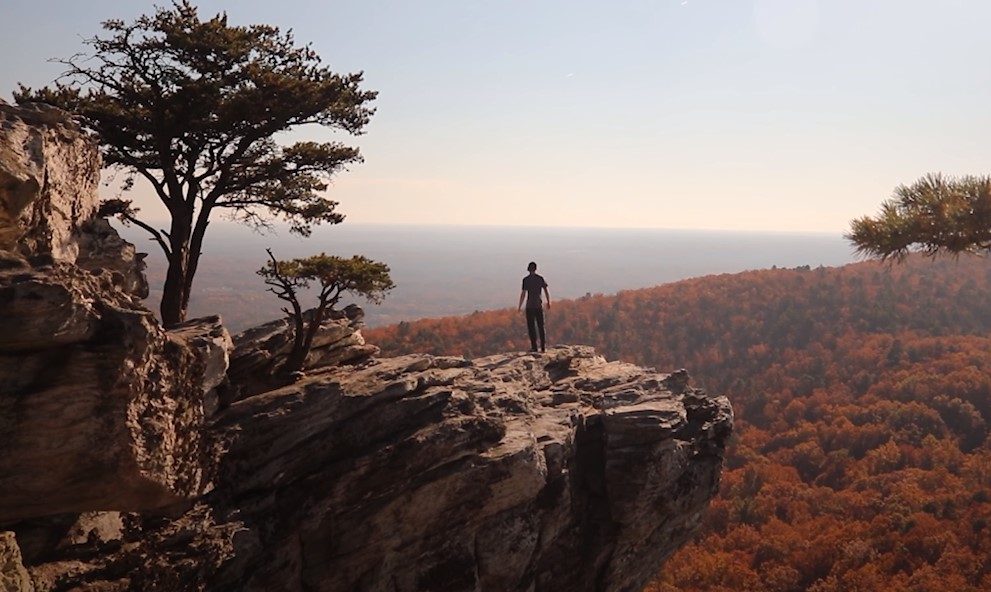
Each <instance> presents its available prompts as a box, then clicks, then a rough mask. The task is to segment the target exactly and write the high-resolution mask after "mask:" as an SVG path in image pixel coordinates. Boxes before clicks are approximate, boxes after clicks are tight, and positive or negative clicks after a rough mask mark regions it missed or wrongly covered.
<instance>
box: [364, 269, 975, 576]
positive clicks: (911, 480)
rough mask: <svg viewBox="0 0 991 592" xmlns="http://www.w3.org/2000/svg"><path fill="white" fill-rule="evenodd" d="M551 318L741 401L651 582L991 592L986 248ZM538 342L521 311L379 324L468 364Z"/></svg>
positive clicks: (693, 286)
mask: <svg viewBox="0 0 991 592" xmlns="http://www.w3.org/2000/svg"><path fill="white" fill-rule="evenodd" d="M548 275H549V276H550V275H551V274H549V273H548ZM548 279H549V280H551V279H552V277H549V278H548ZM552 291H553V284H552ZM552 293H553V292H552ZM547 326H548V339H549V342H550V343H588V344H591V345H594V346H595V347H596V348H597V349H598V350H599V352H600V353H602V354H603V355H605V356H606V357H607V358H610V359H614V358H620V359H624V360H627V361H631V362H636V363H639V364H643V365H647V366H654V367H656V368H658V369H660V370H667V369H676V368H682V367H683V368H686V369H688V371H689V372H690V374H691V375H692V376H693V378H694V380H695V383H696V385H697V386H701V387H704V388H706V389H707V390H709V391H710V392H714V393H725V394H726V395H728V396H729V397H730V399H731V401H732V402H733V405H734V409H735V411H736V414H737V424H736V426H737V427H736V434H737V435H736V442H735V445H734V446H733V447H732V449H731V451H730V456H729V461H728V465H727V467H726V470H725V472H724V476H723V483H722V489H721V493H720V496H719V497H718V498H717V499H716V500H714V502H713V503H712V506H711V507H710V509H709V512H708V514H707V518H706V520H705V523H704V524H703V527H702V529H701V530H700V532H699V534H698V537H697V538H696V541H695V542H694V543H692V544H690V545H689V546H687V547H686V548H685V549H683V550H682V551H681V552H680V553H678V554H677V555H675V556H674V557H673V558H672V559H671V560H670V561H669V562H668V564H667V565H666V567H665V571H664V573H662V574H660V575H659V576H658V580H657V581H656V582H655V583H654V584H653V585H652V587H651V588H649V590H652V591H664V592H673V591H676V590H686V591H687V590H698V591H720V590H726V591H730V590H733V591H739V590H754V591H758V590H760V591H799V590H813V591H816V592H827V591H829V592H832V591H871V590H877V591H882V590H884V591H887V590H920V591H922V590H947V591H949V590H953V591H968V590H975V591H976V590H991V561H988V557H991V447H989V442H988V420H989V418H991V337H989V334H991V262H989V261H988V260H987V259H983V258H970V257H965V258H961V259H959V260H952V259H937V260H931V259H923V258H909V259H908V260H907V261H906V262H905V263H903V264H900V265H894V266H889V265H887V264H881V263H876V262H865V263H859V264H855V265H849V266H845V267H841V268H819V269H808V268H800V269H770V270H762V271H753V272H746V273H740V274H732V275H720V276H708V277H703V278H697V279H692V280H686V281H681V282H677V283H672V284H667V285H663V286H659V287H656V288H650V289H644V290H636V291H629V292H621V293H619V294H617V295H615V296H589V297H586V298H583V299H579V300H575V301H561V302H555V303H554V307H553V308H552V309H551V310H550V311H549V314H548V321H547ZM525 334H526V329H525V326H524V321H523V319H522V317H521V315H519V314H518V313H517V312H516V311H515V310H503V311H494V312H487V313H476V314H474V315H470V316H467V317H460V318H447V319H437V320H429V321H420V322H416V323H401V324H400V325H396V326H391V327H386V328H381V329H375V330H368V331H365V336H366V339H367V340H368V341H370V342H371V343H375V344H377V345H380V346H381V347H383V349H384V352H385V353H386V354H396V353H403V352H406V351H426V352H433V353H438V354H440V353H443V354H463V355H466V356H477V355H483V354H487V353H492V352H497V351H506V350H522V349H525V348H526V347H527V345H528V343H527V339H526V335H525Z"/></svg>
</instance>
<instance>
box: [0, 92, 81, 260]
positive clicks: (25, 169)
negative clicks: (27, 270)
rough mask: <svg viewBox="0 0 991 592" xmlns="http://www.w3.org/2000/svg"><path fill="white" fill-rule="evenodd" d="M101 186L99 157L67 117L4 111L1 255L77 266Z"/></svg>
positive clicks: (50, 110) (40, 110) (40, 108)
mask: <svg viewBox="0 0 991 592" xmlns="http://www.w3.org/2000/svg"><path fill="white" fill-rule="evenodd" d="M99 181H100V153H99V151H98V150H97V147H96V145H95V144H94V143H93V142H92V141H90V140H89V139H87V138H86V137H85V136H84V134H83V133H82V132H81V131H80V130H79V127H78V126H77V125H76V124H75V123H73V121H72V119H71V118H70V117H69V115H68V114H67V113H65V112H63V111H60V110H58V109H56V108H54V107H49V106H47V105H41V104H35V105H31V106H28V107H14V106H10V105H0V249H3V250H7V251H19V252H20V253H22V254H27V253H31V254H50V255H51V256H53V257H54V258H55V259H60V260H65V261H69V262H74V261H75V260H76V256H77V254H78V247H77V245H76V244H75V240H74V237H73V231H74V230H75V228H76V227H77V225H78V224H80V223H81V222H84V221H87V220H89V219H91V218H92V217H93V214H94V213H95V212H96V209H97V207H98V206H99V199H98V198H97V194H96V187H97V184H98V183H99Z"/></svg>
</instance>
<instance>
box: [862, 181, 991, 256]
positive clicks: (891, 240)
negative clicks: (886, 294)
mask: <svg viewBox="0 0 991 592" xmlns="http://www.w3.org/2000/svg"><path fill="white" fill-rule="evenodd" d="M846 238H847V239H849V240H850V241H851V242H853V244H854V245H855V246H856V247H857V251H858V252H859V253H862V254H866V255H871V256H877V257H881V258H882V259H888V258H895V259H900V258H902V257H904V256H905V255H907V254H908V253H910V252H913V251H921V252H924V253H927V254H929V255H936V254H938V253H950V254H959V253H966V252H981V251H988V250H991V177H987V176H983V177H978V176H965V177H959V178H957V177H947V176H943V175H940V174H930V175H926V176H925V177H922V178H921V179H919V180H918V181H916V182H915V183H914V184H912V185H900V186H899V187H897V188H896V189H895V192H894V195H893V197H892V198H891V199H889V200H887V201H885V202H884V203H882V204H881V211H880V213H879V214H878V215H877V217H875V218H871V217H869V216H864V217H862V218H858V219H856V220H853V222H852V223H851V225H850V232H849V233H847V235H846Z"/></svg>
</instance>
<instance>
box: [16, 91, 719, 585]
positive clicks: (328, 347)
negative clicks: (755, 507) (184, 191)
mask: <svg viewBox="0 0 991 592" xmlns="http://www.w3.org/2000/svg"><path fill="white" fill-rule="evenodd" d="M95 155H96V152H95V151H94V150H93V147H92V145H91V143H90V142H89V141H88V140H87V138H85V137H84V135H83V134H82V133H81V132H80V131H79V130H78V129H77V128H76V127H75V126H74V125H73V124H72V122H71V121H70V120H69V119H68V118H67V117H66V116H65V114H63V113H60V112H58V111H54V110H50V109H48V108H44V107H35V108H32V109H27V110H24V109H22V108H19V107H12V106H9V105H5V104H0V210H2V214H0V327H3V330H2V331H0V449H2V452H3V453H2V454H0V588H2V589H3V590H5V591H6V590H33V591H35V592H41V591H49V590H52V591H54V590H103V591H109V590H247V591H251V590H259V591H261V590H266V591H267V590H348V591H352V590H354V591H379V590H381V591H385V590H388V591H397V590H398V591H420V590H424V591H426V590H438V591H440V590H444V591H459V590H465V591H475V590H479V591H480V590H491V591H511V590H528V591H534V592H536V591H557V590H579V591H581V590H630V591H633V590H639V589H640V588H642V586H643V584H644V583H645V582H646V581H647V579H649V578H650V577H652V576H653V575H654V574H655V573H656V572H657V571H658V570H659V569H660V567H661V565H662V564H663V562H664V560H665V559H666V558H667V557H668V556H669V555H670V554H671V553H673V552H674V551H675V550H676V549H677V548H678V547H679V546H681V545H682V544H683V543H684V542H685V541H687V539H688V537H689V536H691V533H692V531H693V529H694V528H695V527H696V526H697V525H698V524H699V520H700V516H701V514H702V512H703V511H704V509H705V507H706V505H707V503H708V500H709V499H710V498H711V497H712V496H713V495H714V494H715V492H716V489H717V486H718V481H719V474H720V468H721V464H722V459H723V453H724V449H725V446H726V441H727V438H728V436H729V433H730V430H731V427H732V410H731V408H730V405H729V403H728V401H727V400H726V399H725V398H724V397H710V396H708V395H706V394H705V393H703V392H701V391H699V390H696V389H694V388H691V387H690V386H689V380H688V376H687V374H686V373H685V372H684V371H678V372H674V373H661V372H657V371H655V370H653V369H648V368H641V367H637V366H633V365H630V364H625V363H622V362H608V361H606V360H605V359H604V358H602V357H601V356H599V355H597V354H596V353H595V352H594V351H593V350H592V349H591V348H589V347H585V346H561V347H555V348H551V349H550V350H549V351H548V352H547V353H546V354H543V355H535V354H521V353H509V354H502V355H496V356H490V357H485V358H478V359H474V360H466V359H463V358H453V357H437V356H430V355H425V354H419V355H410V356H404V357H398V358H389V359H380V358H377V357H375V354H376V353H377V349H376V348H374V346H370V345H368V344H365V343H364V340H363V339H362V338H361V334H360V324H361V312H360V309H357V308H350V309H346V310H345V311H343V312H342V313H341V314H340V315H338V316H336V317H335V318H332V319H329V320H328V321H326V322H325V324H324V327H323V331H322V332H321V335H320V338H319V340H318V342H317V347H316V349H315V350H314V352H313V354H312V355H311V357H310V359H309V360H308V367H307V369H306V372H305V373H303V374H300V375H297V376H294V377H293V379H294V380H295V381H294V382H292V383H291V384H284V383H278V382H277V381H275V380H274V379H273V376H275V372H274V370H275V369H276V368H277V367H278V364H279V362H280V360H281V359H282V357H283V356H284V355H285V352H286V347H287V344H288V339H289V337H290V333H289V328H288V325H286V324H285V323H284V322H281V321H280V322H275V323H273V324H270V325H268V326H265V327H261V328H258V329H255V330H251V331H247V332H245V333H243V334H241V335H238V336H235V338H234V339H233V340H232V339H231V337H230V336H229V335H228V334H227V332H226V330H225V329H224V328H223V325H222V321H221V319H220V318H219V317H212V318H209V319H200V320H196V321H192V322H190V323H187V324H185V325H183V326H180V327H177V328H175V329H173V330H171V331H165V330H164V329H163V328H162V327H161V326H160V325H159V323H158V322H157V321H156V319H155V318H154V315H153V314H152V313H151V312H149V311H148V310H147V309H145V308H144V307H143V306H142V304H141V303H140V301H139V298H140V297H141V296H142V294H143V293H144V292H145V291H146V290H147V284H145V283H144V282H143V275H142V273H141V271H142V268H143V261H142V257H141V256H140V255H138V254H136V253H134V251H133V247H132V246H130V245H128V244H126V243H124V242H122V241H120V240H119V237H117V236H116V233H115V232H114V231H113V228H112V227H110V226H109V225H108V224H107V223H106V221H104V220H102V219H101V218H99V216H98V215H97V211H98V208H97V207H96V205H95V204H96V196H95V184H94V183H89V180H91V179H93V178H95V174H96V173H95V171H96V170H97V168H98V159H97V158H96V156H95ZM77 174H78V175H81V177H80V178H81V181H80V182H79V183H72V178H73V175H77ZM235 344H236V345H235ZM283 382H284V380H283Z"/></svg>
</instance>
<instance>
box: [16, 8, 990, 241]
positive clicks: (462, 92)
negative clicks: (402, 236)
mask: <svg viewBox="0 0 991 592" xmlns="http://www.w3.org/2000/svg"><path fill="white" fill-rule="evenodd" d="M160 4H161V2H160ZM152 6H153V3H152V2H147V3H145V2H136V1H134V0H87V1H86V2H79V1H78V0H47V1H39V0H31V1H27V0H0V56H3V57H2V58H0V95H2V96H3V97H4V98H5V99H8V100H9V98H10V92H11V91H12V90H13V89H14V88H15V87H16V83H17V82H18V81H21V82H25V83H27V84H29V85H31V86H41V85H44V84H47V83H48V82H50V81H51V80H52V79H53V78H54V77H55V76H57V75H58V74H59V72H60V71H61V70H60V67H59V66H58V65H56V64H50V63H47V62H46V59H47V58H50V57H65V56H68V55H70V54H72V53H75V52H77V51H82V50H84V49H85V48H84V46H83V45H82V44H81V41H80V40H81V38H82V37H89V36H92V35H93V34H96V33H98V32H99V22H100V21H102V20H105V19H107V18H122V19H124V20H131V19H133V18H134V17H135V16H137V15H138V14H141V13H147V12H151V11H152ZM198 6H199V7H200V12H201V16H203V17H208V16H212V15H213V14H215V13H216V12H218V11H223V10H225V11H226V12H227V13H228V16H229V18H230V20H231V21H232V22H234V23H238V24H250V23H269V24H274V25H278V26H280V27H282V28H283V29H289V28H291V29H293V30H294V32H295V35H296V39H297V41H299V42H310V43H312V45H313V47H314V48H315V49H316V50H317V51H318V53H319V54H320V55H321V56H322V57H323V59H324V61H325V62H326V63H327V64H329V65H330V66H331V67H333V68H334V69H336V70H339V71H342V72H345V71H346V72H350V71H357V70H363V71H364V72H365V79H366V87H367V88H369V89H372V90H377V91H379V93H380V94H379V99H378V100H377V101H376V105H377V109H378V112H377V114H376V115H375V116H374V118H373V120H372V123H371V125H370V126H369V127H368V131H367V134H366V135H364V136H362V137H360V138H358V139H356V140H354V143H356V144H357V145H359V146H360V147H361V149H362V152H363V154H364V156H365V159H366V162H365V163H363V164H360V165H357V166H356V167H353V169H352V170H351V171H349V172H346V173H343V174H342V175H341V176H340V177H338V179H337V180H336V182H335V184H334V186H333V188H332V190H331V196H332V197H333V198H334V199H336V200H338V201H340V202H341V206H340V210H341V211H342V212H343V213H345V214H346V215H347V216H348V221H349V222H352V223H435V224H436V223H442V224H498V225H536V226H608V227H655V228H695V229H734V230H741V229H742V230H781V231H824V232H836V233H840V232H843V231H845V230H846V228H847V226H848V223H849V221H850V219H852V218H854V217H857V216H861V215H864V214H874V213H876V211H877V208H878V206H879V204H880V203H881V201H882V200H884V199H885V198H887V197H888V196H890V194H891V191H892V189H893V188H894V187H895V186H896V185H898V184H900V183H910V182H912V181H914V180H915V179H917V178H918V177H920V176H921V175H923V174H925V173H926V172H930V171H942V172H944V173H948V174H968V173H970V174H982V173H988V172H991V171H989V167H988V165H987V163H988V162H989V156H991V148H989V142H988V140H987V138H988V137H989V136H991V133H989V132H991V115H989V111H988V105H989V104H991V69H989V68H988V66H987V61H988V57H989V56H991V35H988V33H987V31H988V28H989V26H991V2H988V1H987V0H938V1H937V0H933V1H924V0H818V1H817V0H611V1H609V2H606V1H596V2H590V1H582V0H567V1H564V0H425V1H419V2H414V1H411V0H387V1H386V0H383V1H377V0H348V1H325V2H313V1H312V0H306V1H303V0H279V1H272V0H265V1H263V2H262V1H256V0H239V1H238V2H233V1H228V2H220V1H216V0H203V1H202V2H199V3H198ZM326 137H327V136H325V135H318V136H317V139H326ZM339 139H343V140H345V141H347V137H346V136H339ZM145 209H146V211H147V212H154V211H155V208H153V207H150V206H147V204H146V206H145Z"/></svg>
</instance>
